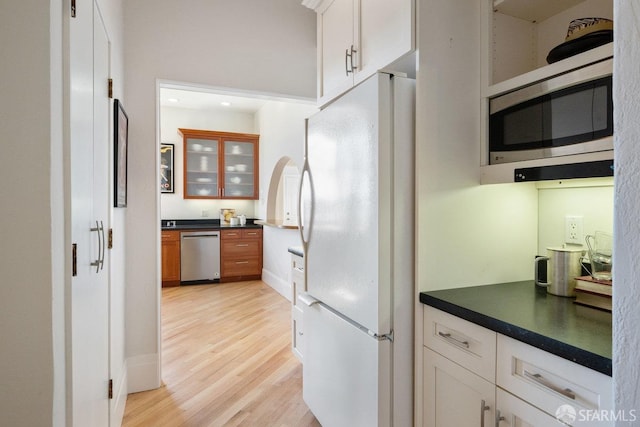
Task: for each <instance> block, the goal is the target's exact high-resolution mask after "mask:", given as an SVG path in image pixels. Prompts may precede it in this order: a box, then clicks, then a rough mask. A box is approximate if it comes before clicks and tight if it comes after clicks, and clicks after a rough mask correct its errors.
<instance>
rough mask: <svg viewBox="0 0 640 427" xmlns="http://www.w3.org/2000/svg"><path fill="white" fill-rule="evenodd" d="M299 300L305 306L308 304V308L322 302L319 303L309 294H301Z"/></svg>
mask: <svg viewBox="0 0 640 427" xmlns="http://www.w3.org/2000/svg"><path fill="white" fill-rule="evenodd" d="M298 299H299V300H300V301H302V302H303V303H304V304H306V305H307V306H309V307H311V306H312V305H314V304H319V303H320V301H318V300H317V299H315V298H314V297H312V296H311V295H309V294H300V295H298Z"/></svg>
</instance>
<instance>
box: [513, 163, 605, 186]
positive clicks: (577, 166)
mask: <svg viewBox="0 0 640 427" xmlns="http://www.w3.org/2000/svg"><path fill="white" fill-rule="evenodd" d="M609 176H613V160H599V161H595V162H584V163H571V164H565V165H552V166H538V167H531V168H520V169H515V170H514V177H513V181H514V182H532V181H549V180H557V179H574V178H604V177H609Z"/></svg>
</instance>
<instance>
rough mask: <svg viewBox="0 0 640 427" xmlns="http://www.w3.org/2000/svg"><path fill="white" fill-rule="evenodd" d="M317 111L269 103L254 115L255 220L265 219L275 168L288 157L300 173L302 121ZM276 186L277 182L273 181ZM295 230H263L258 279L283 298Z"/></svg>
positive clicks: (288, 294)
mask: <svg viewBox="0 0 640 427" xmlns="http://www.w3.org/2000/svg"><path fill="white" fill-rule="evenodd" d="M315 111H317V109H316V107H315V106H314V105H311V104H302V103H300V104H296V103H288V102H270V103H269V104H267V105H266V106H265V107H263V108H262V109H260V111H258V114H257V120H258V126H259V128H260V183H261V185H262V187H261V189H260V200H259V203H258V208H257V216H258V217H259V218H262V219H271V218H267V196H268V194H269V188H268V186H269V183H270V182H271V177H272V175H273V171H274V168H275V166H276V164H277V163H278V162H279V161H280V160H281V159H282V158H283V157H289V158H290V159H291V160H292V161H293V162H294V163H295V165H296V166H297V167H298V169H300V170H302V164H303V159H304V119H305V118H306V117H309V116H310V115H312V114H313V113H314V112H315ZM277 182H279V181H277ZM300 244H301V242H300V236H299V233H298V230H290V229H279V228H273V227H264V230H263V267H262V279H263V280H264V281H265V282H266V283H267V284H269V285H270V286H271V287H273V288H274V289H276V290H277V291H278V292H280V293H281V294H282V295H284V296H285V297H286V298H289V299H290V298H291V292H290V289H291V286H290V283H289V270H290V268H291V265H290V262H289V261H290V257H289V253H288V252H287V249H288V248H289V247H290V246H300Z"/></svg>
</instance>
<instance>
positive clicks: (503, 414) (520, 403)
mask: <svg viewBox="0 0 640 427" xmlns="http://www.w3.org/2000/svg"><path fill="white" fill-rule="evenodd" d="M496 408H498V409H497V411H496V426H497V427H550V426H555V425H558V426H559V425H560V424H559V423H558V422H557V421H556V419H555V417H552V416H550V415H549V414H547V413H545V412H542V411H541V410H540V409H538V408H536V407H535V406H532V405H529V404H528V403H527V402H525V401H524V400H522V399H518V398H517V397H515V396H514V395H512V394H510V393H507V392H506V391H504V390H502V389H501V388H499V387H498V388H496Z"/></svg>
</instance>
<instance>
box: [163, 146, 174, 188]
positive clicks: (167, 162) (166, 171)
mask: <svg viewBox="0 0 640 427" xmlns="http://www.w3.org/2000/svg"><path fill="white" fill-rule="evenodd" d="M160 192H161V193H173V192H174V190H173V144H160Z"/></svg>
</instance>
